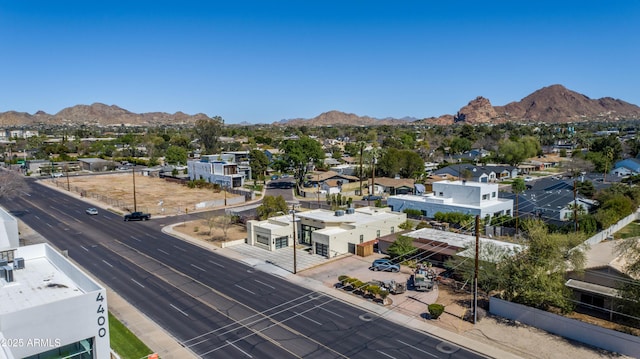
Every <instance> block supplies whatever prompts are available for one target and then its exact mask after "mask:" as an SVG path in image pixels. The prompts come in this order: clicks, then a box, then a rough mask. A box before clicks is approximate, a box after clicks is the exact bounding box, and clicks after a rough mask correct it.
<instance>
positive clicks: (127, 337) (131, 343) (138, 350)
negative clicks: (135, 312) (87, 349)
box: [109, 313, 153, 359]
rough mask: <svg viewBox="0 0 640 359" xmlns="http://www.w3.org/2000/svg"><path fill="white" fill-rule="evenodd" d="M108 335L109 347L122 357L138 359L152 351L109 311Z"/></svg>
mask: <svg viewBox="0 0 640 359" xmlns="http://www.w3.org/2000/svg"><path fill="white" fill-rule="evenodd" d="M109 337H110V338H111V349H113V350H114V351H115V352H116V353H118V355H120V358H122V359H140V358H143V357H145V356H146V355H149V354H152V353H153V352H152V351H151V349H149V347H147V346H146V345H145V344H144V343H143V342H141V341H140V339H138V337H136V336H135V335H134V334H133V333H131V331H130V330H129V329H127V327H125V326H124V324H122V323H120V321H119V320H118V319H116V317H114V316H113V315H112V314H111V313H109Z"/></svg>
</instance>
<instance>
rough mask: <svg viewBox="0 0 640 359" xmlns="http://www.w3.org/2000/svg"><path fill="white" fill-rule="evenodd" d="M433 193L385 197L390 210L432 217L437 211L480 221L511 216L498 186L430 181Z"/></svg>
mask: <svg viewBox="0 0 640 359" xmlns="http://www.w3.org/2000/svg"><path fill="white" fill-rule="evenodd" d="M432 187H433V193H429V194H425V195H408V194H406V195H397V196H390V197H389V198H387V205H388V206H390V207H391V208H392V210H393V211H396V212H402V211H404V210H406V209H414V210H419V211H421V212H422V215H423V216H425V217H430V218H433V217H434V215H435V214H436V213H438V212H442V213H448V212H459V213H464V214H469V215H473V216H475V215H480V217H481V218H485V217H493V216H499V215H512V213H513V200H511V199H502V198H498V184H496V183H480V182H469V181H439V182H434V183H433V185H432Z"/></svg>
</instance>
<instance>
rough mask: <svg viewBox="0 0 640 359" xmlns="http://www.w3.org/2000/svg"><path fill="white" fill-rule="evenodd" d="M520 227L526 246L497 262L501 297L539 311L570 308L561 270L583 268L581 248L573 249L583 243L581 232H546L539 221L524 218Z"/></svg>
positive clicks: (569, 297) (544, 226)
mask: <svg viewBox="0 0 640 359" xmlns="http://www.w3.org/2000/svg"><path fill="white" fill-rule="evenodd" d="M523 228H524V232H525V233H526V237H527V247H526V249H525V250H523V251H522V252H520V253H518V254H516V255H515V256H513V257H511V258H509V259H508V260H505V261H503V263H501V269H502V270H503V271H504V274H505V276H504V281H503V283H502V284H501V286H502V287H503V292H502V295H503V297H504V299H506V300H509V301H513V302H516V303H520V304H524V305H528V306H531V307H534V308H539V309H543V310H546V309H548V308H550V307H556V308H559V309H560V310H562V311H563V312H569V311H571V310H572V309H573V306H574V305H573V301H572V299H571V296H572V293H571V290H570V289H569V288H567V287H566V286H565V285H564V283H565V281H566V278H565V273H566V272H567V271H568V270H574V271H580V270H582V269H583V268H584V263H585V255H584V251H583V250H573V249H574V248H575V247H576V246H578V245H580V244H582V243H583V240H584V238H583V237H584V235H582V234H579V233H567V234H560V233H554V234H550V233H549V231H548V229H547V226H546V225H545V224H544V222H542V221H540V220H528V221H525V222H524V224H523Z"/></svg>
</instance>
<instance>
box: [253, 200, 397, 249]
mask: <svg viewBox="0 0 640 359" xmlns="http://www.w3.org/2000/svg"><path fill="white" fill-rule="evenodd" d="M295 217H296V221H295V226H296V237H297V240H298V243H300V244H305V245H308V246H310V247H311V248H313V252H314V253H316V254H319V255H322V256H325V257H332V256H335V255H339V254H344V253H354V252H355V246H356V245H357V244H359V243H364V242H367V241H370V240H373V239H376V238H379V237H382V236H385V235H388V234H390V233H395V232H398V231H400V229H399V227H398V226H399V225H400V224H402V223H403V222H405V221H406V220H407V216H406V214H405V213H397V212H392V211H391V210H390V209H389V208H374V207H363V208H358V209H353V208H350V209H347V210H338V211H328V210H324V209H314V210H311V211H306V212H299V213H296V215H295ZM292 225H293V216H292V215H291V214H289V215H283V216H278V217H272V218H269V219H267V220H264V221H249V222H247V241H248V243H249V244H250V245H253V246H257V247H261V248H264V249H267V250H272V251H273V250H277V249H279V248H283V247H287V246H290V245H293V241H292V240H291V237H292V236H293V227H292Z"/></svg>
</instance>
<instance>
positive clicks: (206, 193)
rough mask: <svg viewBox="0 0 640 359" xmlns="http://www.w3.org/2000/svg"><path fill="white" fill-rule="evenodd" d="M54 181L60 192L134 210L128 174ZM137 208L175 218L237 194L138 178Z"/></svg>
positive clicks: (125, 209)
mask: <svg viewBox="0 0 640 359" xmlns="http://www.w3.org/2000/svg"><path fill="white" fill-rule="evenodd" d="M46 181H47V182H48V181H52V182H53V184H55V185H56V186H57V187H59V188H61V189H65V190H66V189H67V188H69V189H70V190H71V191H72V192H76V193H81V194H82V195H83V196H86V197H88V198H92V199H95V200H98V201H100V202H103V203H105V204H106V205H110V206H112V207H114V208H117V209H120V210H122V211H133V207H134V206H133V182H134V177H133V175H132V174H131V173H130V172H129V173H114V174H104V175H92V176H69V178H68V184H67V178H65V177H61V178H58V179H54V180H46ZM135 192H136V196H135V198H136V208H137V209H138V210H139V211H145V212H149V213H151V214H156V215H158V214H164V215H176V214H182V213H184V212H185V209H186V210H188V211H189V212H192V211H195V210H196V204H198V203H201V202H206V201H212V200H216V199H223V198H225V195H226V196H227V198H231V197H234V196H235V195H233V194H230V193H226V194H225V192H224V191H220V192H215V191H212V190H209V189H198V188H189V187H187V186H185V185H182V184H179V183H175V182H169V181H167V180H165V179H161V178H157V177H149V176H142V175H141V174H140V173H139V172H136V175H135Z"/></svg>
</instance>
